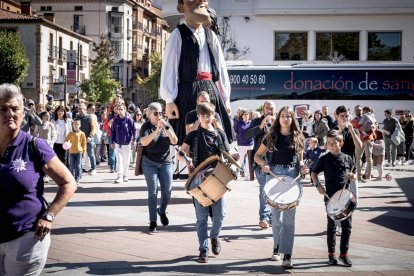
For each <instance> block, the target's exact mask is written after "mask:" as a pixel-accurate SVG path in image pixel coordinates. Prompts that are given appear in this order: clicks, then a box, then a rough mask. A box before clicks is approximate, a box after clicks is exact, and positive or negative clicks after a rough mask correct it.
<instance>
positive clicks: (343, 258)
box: [339, 254, 352, 267]
mask: <svg viewBox="0 0 414 276" xmlns="http://www.w3.org/2000/svg"><path fill="white" fill-rule="evenodd" d="M339 260H340V261H341V262H343V263H344V265H345V266H348V267H351V266H352V262H351V260H350V259H349V257H348V254H344V255H340V256H339Z"/></svg>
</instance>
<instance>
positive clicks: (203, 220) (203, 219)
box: [194, 195, 226, 252]
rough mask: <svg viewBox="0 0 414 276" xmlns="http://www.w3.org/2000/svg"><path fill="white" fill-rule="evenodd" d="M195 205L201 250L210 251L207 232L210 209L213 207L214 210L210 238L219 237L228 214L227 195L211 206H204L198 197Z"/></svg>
mask: <svg viewBox="0 0 414 276" xmlns="http://www.w3.org/2000/svg"><path fill="white" fill-rule="evenodd" d="M194 205H195V210H196V217H197V236H198V243H199V250H200V251H201V252H208V251H209V250H208V233H207V221H208V209H209V207H211V209H212V211H213V218H212V222H213V225H212V226H211V230H210V238H212V239H217V238H218V237H219V235H220V230H221V227H222V225H223V219H224V217H225V216H226V198H225V195H224V196H223V197H222V198H220V200H218V201H216V202H215V203H214V204H213V205H210V206H209V207H203V206H201V205H200V203H198V201H197V199H194Z"/></svg>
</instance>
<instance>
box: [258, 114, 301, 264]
mask: <svg viewBox="0 0 414 276" xmlns="http://www.w3.org/2000/svg"><path fill="white" fill-rule="evenodd" d="M294 116H295V114H294V112H293V110H292V109H291V108H290V107H288V106H285V107H283V108H282V109H280V111H279V113H278V115H277V117H276V120H275V122H274V123H273V125H272V126H271V128H270V130H269V132H268V134H267V135H266V136H265V138H264V139H263V141H262V143H261V145H260V147H259V149H258V150H257V152H256V155H255V156H254V161H255V162H256V163H257V164H258V165H259V166H260V167H261V170H262V171H263V173H269V172H270V171H272V172H273V173H274V174H276V175H278V176H279V175H285V176H290V177H292V178H296V177H297V176H298V174H299V171H301V173H302V174H306V173H308V172H309V169H308V168H307V167H306V166H303V139H304V137H303V135H302V133H301V131H300V128H299V125H298V123H297V121H296V120H295V117H294ZM268 151H271V152H272V157H271V159H270V160H264V159H263V156H265V155H266V152H268ZM268 180H269V179H268ZM271 212H272V231H273V243H274V250H273V255H272V260H276V261H279V260H280V259H281V254H282V253H283V254H284V258H283V263H282V266H283V267H284V268H293V264H292V261H291V257H292V251H293V242H294V237H295V214H296V208H292V209H289V210H286V211H282V210H278V209H275V208H272V209H271Z"/></svg>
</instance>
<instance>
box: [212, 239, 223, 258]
mask: <svg viewBox="0 0 414 276" xmlns="http://www.w3.org/2000/svg"><path fill="white" fill-rule="evenodd" d="M211 251H213V254H214V255H218V254H220V251H221V245H220V241H219V240H218V239H211Z"/></svg>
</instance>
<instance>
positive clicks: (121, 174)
mask: <svg viewBox="0 0 414 276" xmlns="http://www.w3.org/2000/svg"><path fill="white" fill-rule="evenodd" d="M117 108H118V116H117V117H115V118H114V121H113V123H112V125H111V147H112V149H114V150H115V156H116V161H117V162H116V166H117V168H116V170H117V173H118V177H117V179H116V180H115V183H122V182H128V174H127V173H128V167H129V159H130V155H131V143H132V142H135V135H136V133H135V125H134V121H133V120H132V118H131V116H129V114H127V113H126V107H125V104H119V105H117Z"/></svg>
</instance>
